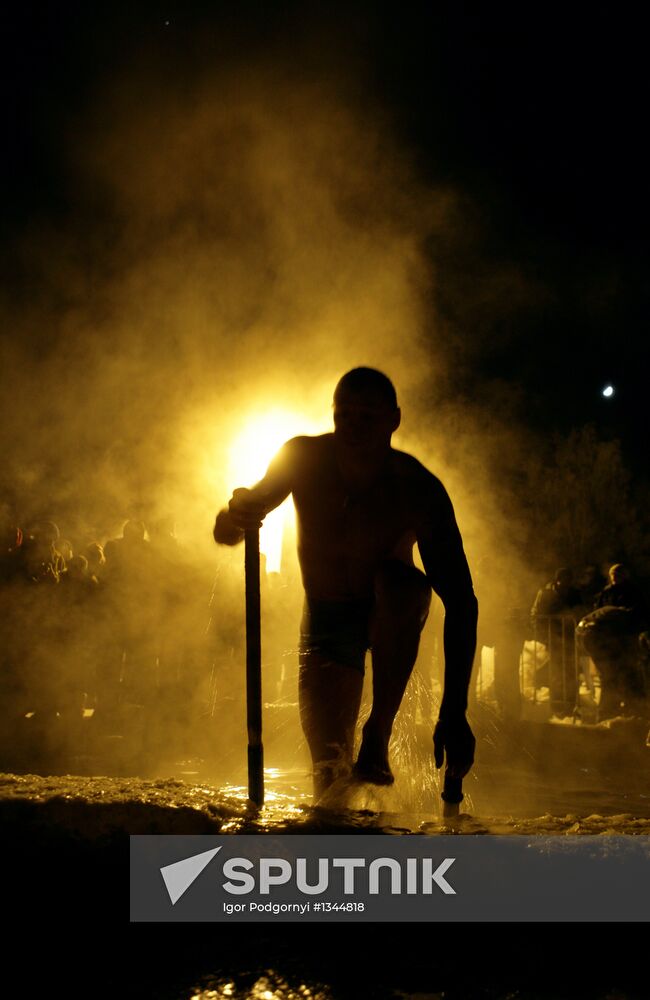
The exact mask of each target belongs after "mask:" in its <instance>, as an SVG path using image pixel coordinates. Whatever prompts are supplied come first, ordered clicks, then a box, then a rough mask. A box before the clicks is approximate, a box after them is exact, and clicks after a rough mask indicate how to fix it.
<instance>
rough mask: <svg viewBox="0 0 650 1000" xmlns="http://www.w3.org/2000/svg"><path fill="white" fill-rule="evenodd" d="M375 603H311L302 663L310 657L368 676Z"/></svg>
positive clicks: (304, 619) (302, 637)
mask: <svg viewBox="0 0 650 1000" xmlns="http://www.w3.org/2000/svg"><path fill="white" fill-rule="evenodd" d="M372 608H373V601H372V600H366V601H315V600H310V599H307V600H305V605H304V609H303V614H302V622H301V624H300V660H301V662H303V661H304V659H305V657H307V656H308V655H309V654H310V653H315V654H318V655H319V656H325V657H327V659H330V660H332V661H333V662H334V663H340V664H342V665H343V666H346V667H352V668H353V669H354V670H359V671H360V672H361V673H363V672H364V668H365V659H366V650H368V649H369V648H370V615H371V612H372Z"/></svg>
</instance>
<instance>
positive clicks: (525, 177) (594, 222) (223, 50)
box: [0, 3, 648, 458]
mask: <svg viewBox="0 0 650 1000" xmlns="http://www.w3.org/2000/svg"><path fill="white" fill-rule="evenodd" d="M304 37H308V38H310V39H312V40H313V38H314V37H320V38H321V40H322V59H323V67H324V72H327V73H330V74H332V73H333V74H336V72H337V66H338V65H339V64H342V63H343V62H344V61H345V59H346V57H347V56H349V55H350V54H352V55H353V57H354V58H355V60H357V62H358V64H359V65H360V66H361V67H362V74H363V77H364V86H365V87H366V88H367V89H369V90H370V91H371V92H372V93H373V94H374V95H375V97H376V99H377V101H378V102H379V104H380V106H383V107H384V108H385V110H386V111H387V113H388V114H389V116H390V118H391V121H392V123H393V125H394V127H395V128H396V131H397V134H398V136H399V137H400V138H401V139H403V142H404V144H405V147H407V148H408V149H409V151H410V153H411V154H412V155H413V156H414V158H415V160H416V162H417V165H418V169H419V170H420V171H421V174H422V176H423V177H424V178H425V180H426V181H427V182H430V183H432V184H435V185H445V184H451V185H453V186H454V187H455V188H457V189H459V190H461V191H462V199H463V208H464V211H465V212H466V215H465V218H470V219H471V220H472V225H471V233H462V232H460V233H458V234H456V236H455V238H454V239H452V240H446V241H445V242H446V244H447V245H440V243H437V244H435V245H432V247H431V248H430V252H431V254H432V256H434V257H435V260H436V266H437V268H438V273H439V280H438V295H439V302H438V305H439V308H440V309H441V312H442V314H443V315H445V317H446V319H447V320H448V321H449V324H450V328H451V329H452V330H453V329H454V328H462V331H463V333H462V344H460V343H459V345H458V350H457V361H456V364H455V365H454V370H455V375H456V378H457V381H458V390H459V391H461V392H466V393H470V394H471V393H475V392H479V393H480V392H481V391H483V390H484V388H485V385H486V384H490V383H491V381H492V380H495V379H496V380H503V381H504V382H505V384H506V385H508V384H516V385H517V386H518V387H519V388H520V389H522V390H523V392H524V394H525V396H526V400H527V405H526V419H528V420H529V421H530V422H531V424H532V425H534V426H539V427H542V428H544V427H549V428H556V427H557V428H559V429H561V430H564V429H566V428H568V427H570V426H573V425H576V424H581V423H586V422H595V423H596V425H597V426H599V427H600V428H601V429H602V430H603V431H604V432H605V433H613V434H617V435H620V436H621V437H622V438H623V441H624V444H625V446H626V448H627V449H628V453H629V454H630V456H631V455H632V453H634V454H635V456H636V458H638V456H639V455H640V454H641V451H642V447H643V425H644V424H645V405H644V383H645V368H646V359H647V355H646V349H645V343H646V330H645V327H646V322H647V320H646V315H647V299H648V292H647V283H646V281H645V276H646V274H645V264H646V260H645V257H646V255H645V253H644V250H645V247H646V241H645V237H646V233H647V221H648V200H647V176H648V162H647V154H646V152H645V146H646V143H645V134H644V133H645V127H644V125H643V122H644V120H645V117H646V115H645V112H646V108H647V88H646V77H645V71H644V69H643V66H644V59H643V51H642V46H643V31H642V30H641V24H640V21H639V19H638V15H635V14H634V13H633V10H632V8H631V7H630V8H628V9H627V10H626V9H625V8H617V10H616V12H615V13H614V12H612V11H611V10H610V11H607V10H605V9H603V10H598V9H590V8H587V7H586V6H582V5H580V7H579V9H578V10H576V9H573V10H569V11H568V12H567V10H566V9H563V8H562V7H561V6H560V5H557V6H555V5H550V6H549V5H544V6H541V5H540V6H533V7H529V6H526V7H521V8H519V10H518V12H515V13H513V11H512V10H510V9H509V8H507V7H504V6H501V5H497V6H496V8H495V7H494V6H493V5H490V8H489V10H488V8H484V9H483V10H479V11H478V12H477V11H469V9H468V8H467V7H466V5H462V4H461V5H458V4H424V3H412V4H405V5H394V6H393V7H392V8H388V9H387V10H386V12H385V13H380V11H379V10H378V9H375V8H374V7H373V5H368V6H365V7H364V5H359V4H352V5H345V6H344V7H341V8H340V9H339V8H337V5H332V4H306V5H305V4H292V3H283V4H273V5H268V6H267V5H261V4H254V3H240V4H236V5H231V4H229V5H226V4H224V5H221V4H203V5H200V4H176V5H174V4H169V5H167V6H164V5H156V4H152V5H142V4H136V5H133V7H130V8H129V7H126V6H124V7H120V6H118V7H114V6H113V5H110V6H101V7H99V8H96V7H95V6H94V5H86V4H81V3H79V4H72V3H66V4H62V5H61V4H57V5H46V7H45V8H41V7H39V8H38V9H37V8H36V7H35V6H33V5H30V4H27V5H21V6H20V8H14V9H13V10H12V11H11V12H5V14H4V15H3V32H2V38H3V43H2V44H3V56H2V73H3V77H4V80H3V92H4V94H5V107H4V128H3V132H4V139H5V142H4V153H3V157H2V160H1V167H0V169H1V171H2V190H3V201H4V206H3V213H2V230H1V232H2V248H3V251H4V253H3V256H4V258H5V259H4V268H3V270H4V276H5V282H6V286H7V287H6V288H5V294H6V295H7V296H8V297H9V298H10V299H14V300H18V301H20V297H21V296H28V297H29V296H31V295H34V293H35V292H36V294H38V288H36V289H35V288H34V284H33V281H32V280H30V276H29V273H25V271H26V270H27V272H28V271H29V268H28V265H26V264H25V262H24V260H23V261H22V262H21V265H20V266H16V265H15V263H14V261H13V254H12V247H13V244H14V241H15V240H16V238H17V237H19V236H20V234H21V233H24V232H26V231H28V230H29V229H30V228H33V227H34V226H35V225H37V224H38V223H40V222H42V221H43V220H48V221H49V222H52V221H53V220H54V221H55V222H56V224H58V225H63V226H64V227H65V225H66V224H67V223H66V220H69V219H72V220H73V222H72V223H70V224H73V225H74V226H77V227H83V226H87V227H88V229H89V230H95V231H96V230H97V227H98V226H101V225H102V219H101V218H99V219H98V215H97V206H96V205H95V206H93V210H92V214H91V212H90V209H88V207H87V206H84V204H83V196H82V198H81V200H80V198H79V194H78V192H77V191H76V190H75V188H74V184H71V181H70V177H69V173H68V162H67V158H66V149H67V144H68V143H69V141H70V135H71V131H74V122H75V118H76V117H78V116H81V115H86V114H87V113H88V110H89V109H91V110H92V103H93V99H94V95H95V94H96V93H97V92H98V90H99V89H101V87H102V86H103V85H104V84H105V83H106V82H107V81H111V80H114V79H116V78H119V74H120V71H121V68H122V67H124V66H126V65H132V64H133V62H136V63H138V62H141V61H144V62H146V60H147V59H148V58H150V57H151V55H152V53H153V54H155V56H156V57H158V58H160V57H162V58H164V59H165V60H166V64H167V65H168V73H169V80H170V81H171V82H172V83H171V86H172V87H174V86H177V87H178V88H179V89H180V90H182V89H183V87H184V85H185V81H186V80H187V78H188V75H191V72H192V67H193V66H194V65H196V64H201V63H203V64H208V63H209V62H210V61H217V62H218V61H222V60H225V61H228V60H233V59H236V60H237V61H238V62H239V63H240V65H242V66H243V67H245V64H246V56H247V54H250V55H251V57H252V56H254V55H255V54H259V53H260V52H261V51H263V50H264V49H265V48H269V47H272V46H273V45H274V44H276V43H277V42H278V41H279V40H280V41H282V40H286V39H292V38H294V39H295V46H296V63H297V65H299V59H300V46H301V38H304ZM285 51H286V50H285ZM290 51H291V49H290V48H289V52H290ZM244 72H245V69H244ZM105 208H106V214H105V217H104V220H103V222H104V223H105V224H106V225H107V226H110V208H109V206H105ZM84 212H87V216H84ZM100 215H101V213H100ZM96 252H97V251H96ZM495 265H498V266H500V267H503V268H505V269H506V270H507V269H508V268H509V267H516V268H517V270H518V272H519V273H520V274H522V275H523V276H524V278H525V280H526V281H528V282H529V283H530V284H531V286H533V287H535V288H536V289H537V291H538V294H537V295H535V296H534V297H533V300H532V301H525V302H523V303H520V304H519V306H518V307H516V308H502V309H500V308H499V304H498V303H497V304H496V305H495V304H494V303H493V304H492V306H491V308H490V309H489V310H488V313H487V315H480V316H477V315H476V313H475V312H470V313H469V314H464V313H463V307H462V289H463V288H464V287H468V288H469V287H472V286H475V285H476V283H479V284H480V282H481V281H482V280H483V279H484V277H485V275H486V274H487V273H489V272H490V271H491V269H492V268H493V267H494V266H495ZM96 266H97V267H98V268H99V269H100V270H101V267H102V261H101V253H98V256H97V261H96ZM449 289H453V291H454V294H453V295H451V294H447V293H448V290H449ZM504 305H505V303H504ZM3 333H4V335H5V336H7V335H9V336H10V335H11V334H10V332H8V331H4V332H3ZM609 382H611V383H612V384H613V385H614V386H615V389H616V395H615V397H614V398H612V399H611V400H605V399H603V397H602V396H601V395H600V392H601V390H602V388H603V387H604V386H605V385H607V384H608V383H609ZM640 425H641V430H640Z"/></svg>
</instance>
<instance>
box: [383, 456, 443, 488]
mask: <svg viewBox="0 0 650 1000" xmlns="http://www.w3.org/2000/svg"><path fill="white" fill-rule="evenodd" d="M391 453H392V467H393V473H394V474H395V475H397V476H399V477H400V478H402V479H405V480H410V481H411V482H412V483H413V484H414V485H415V486H417V487H419V488H421V489H422V488H424V489H427V488H428V489H430V490H432V491H433V492H442V493H446V490H445V488H444V486H443V485H442V483H441V481H440V480H439V479H438V477H437V476H434V474H433V472H431V471H430V470H429V469H427V467H426V466H425V465H423V464H422V462H420V461H419V459H417V458H415V456H414V455H410V454H409V453H408V452H407V451H398V450H397V449H396V448H391Z"/></svg>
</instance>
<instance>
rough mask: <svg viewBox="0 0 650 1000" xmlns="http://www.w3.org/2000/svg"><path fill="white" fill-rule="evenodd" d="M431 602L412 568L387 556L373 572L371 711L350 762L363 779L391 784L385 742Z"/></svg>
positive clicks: (423, 579)
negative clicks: (356, 756) (388, 558)
mask: <svg viewBox="0 0 650 1000" xmlns="http://www.w3.org/2000/svg"><path fill="white" fill-rule="evenodd" d="M430 604H431V587H430V586H429V583H428V581H427V578H426V577H425V575H424V573H421V572H420V570H418V569H416V568H415V567H414V566H407V565H406V564H405V563H401V562H398V561H397V560H391V561H390V562H389V563H386V564H385V565H384V566H383V567H382V568H381V570H380V571H379V572H378V573H377V575H376V577H375V606H374V610H373V615H372V620H371V625H370V644H371V648H372V710H371V712H370V716H369V717H368V721H367V722H366V724H365V726H364V728H363V740H362V743H361V749H360V751H359V757H358V759H357V763H356V764H355V773H356V774H357V776H358V777H360V778H362V779H364V780H367V781H372V782H374V783H376V784H381V785H389V784H391V783H392V782H393V775H392V772H391V769H390V765H389V763H388V743H389V741H390V735H391V732H392V729H393V722H394V720H395V716H396V715H397V710H398V708H399V706H400V704H401V701H402V697H403V695H404V691H405V690H406V685H407V683H408V679H409V677H410V676H411V671H412V670H413V667H414V665H415V661H416V659H417V655H418V647H419V644H420V633H421V632H422V629H423V627H424V623H425V622H426V620H427V615H428V613H429V607H430Z"/></svg>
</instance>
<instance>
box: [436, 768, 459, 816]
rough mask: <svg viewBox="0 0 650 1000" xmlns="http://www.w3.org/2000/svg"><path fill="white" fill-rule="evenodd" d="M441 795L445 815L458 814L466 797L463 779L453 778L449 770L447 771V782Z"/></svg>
mask: <svg viewBox="0 0 650 1000" xmlns="http://www.w3.org/2000/svg"><path fill="white" fill-rule="evenodd" d="M440 797H441V799H442V815H443V817H445V818H449V817H450V816H458V809H459V806H460V804H461V802H462V801H463V798H464V796H463V779H462V778H452V777H451V775H450V774H449V771H445V784H444V787H443V790H442V795H441V796H440Z"/></svg>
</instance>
